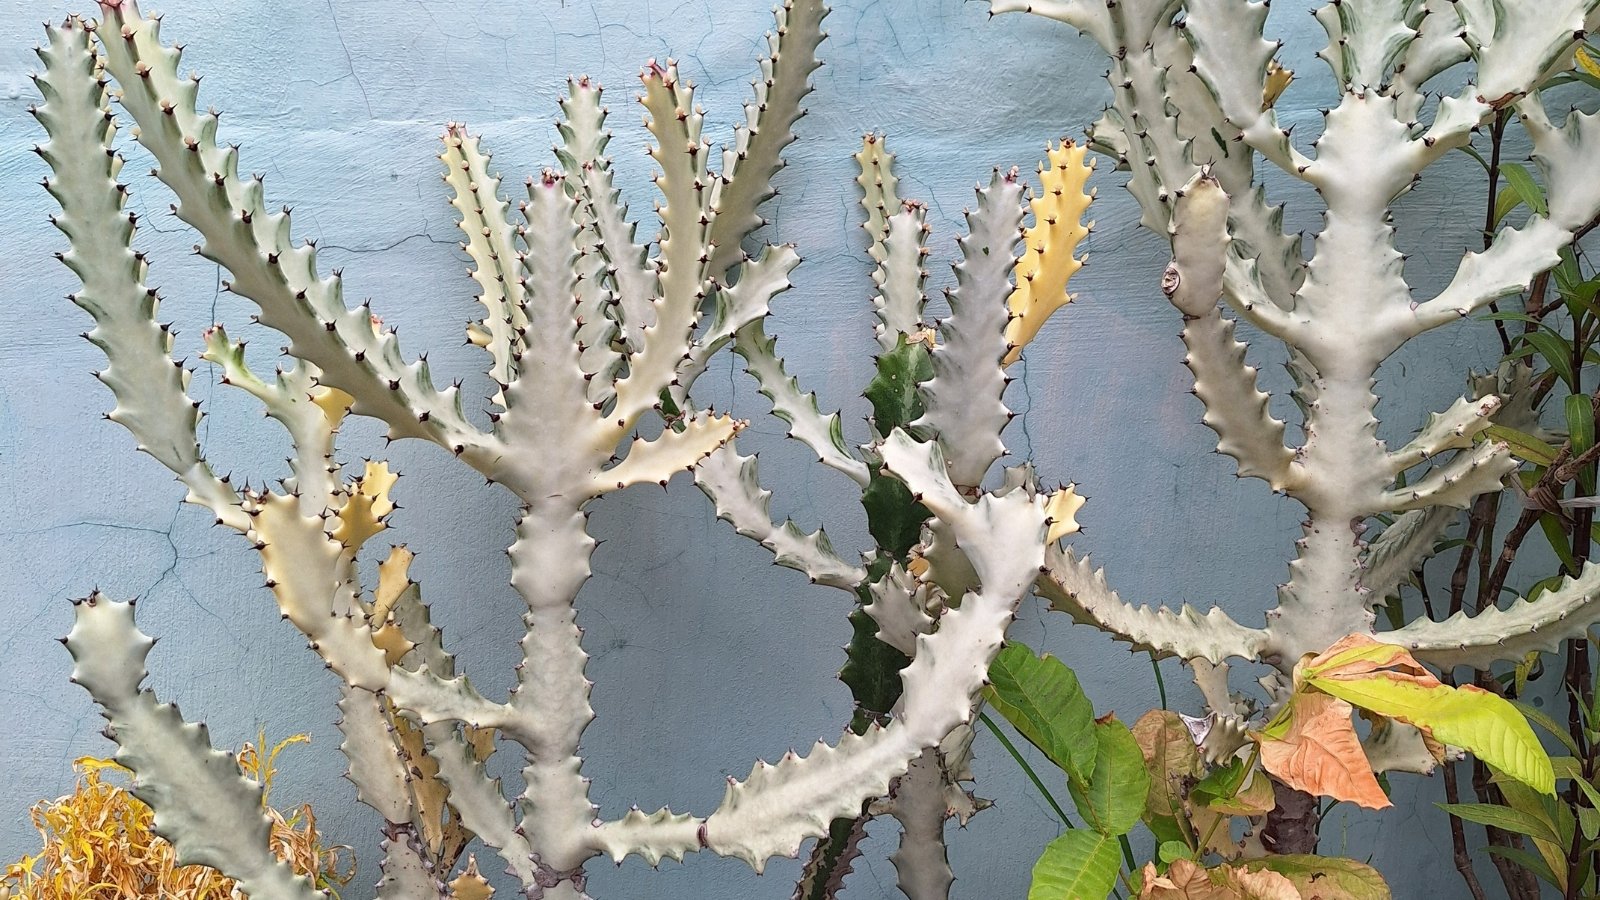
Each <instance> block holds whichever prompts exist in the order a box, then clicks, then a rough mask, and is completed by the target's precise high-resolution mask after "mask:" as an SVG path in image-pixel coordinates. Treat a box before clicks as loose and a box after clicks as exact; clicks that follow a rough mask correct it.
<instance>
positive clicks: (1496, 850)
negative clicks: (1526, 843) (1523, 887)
mask: <svg viewBox="0 0 1600 900" xmlns="http://www.w3.org/2000/svg"><path fill="white" fill-rule="evenodd" d="M1483 849H1484V850H1487V851H1488V852H1489V854H1490V855H1492V856H1498V857H1501V858H1503V859H1509V860H1511V861H1512V862H1514V863H1516V864H1517V865H1519V866H1521V867H1522V868H1524V869H1527V870H1528V871H1529V872H1532V873H1533V874H1535V875H1537V876H1539V877H1540V878H1541V879H1543V880H1544V881H1545V882H1546V883H1547V884H1553V885H1555V886H1556V887H1558V888H1559V887H1560V886H1561V882H1560V881H1558V880H1557V879H1556V875H1555V873H1554V872H1552V871H1550V866H1549V865H1548V864H1547V863H1545V861H1544V860H1542V859H1540V858H1539V857H1537V856H1535V855H1534V854H1532V853H1529V852H1528V851H1526V850H1519V849H1517V848H1516V847H1498V846H1489V847H1485V848H1483Z"/></svg>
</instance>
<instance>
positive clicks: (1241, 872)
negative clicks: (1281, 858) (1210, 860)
mask: <svg viewBox="0 0 1600 900" xmlns="http://www.w3.org/2000/svg"><path fill="white" fill-rule="evenodd" d="M1143 883H1144V887H1143V888H1142V889H1141V890H1140V891H1139V900H1304V897H1303V896H1302V895H1301V893H1300V891H1299V890H1298V889H1296V888H1295V886H1294V883H1293V882H1291V881H1290V880H1289V879H1287V878H1285V877H1284V876H1282V875H1280V874H1278V873H1277V872H1271V871H1265V870H1262V871H1255V872H1252V871H1250V870H1248V869H1245V868H1240V867H1234V866H1218V867H1216V868H1214V869H1205V868H1202V867H1201V866H1200V865H1199V864H1197V863H1195V862H1193V861H1192V860H1187V859H1178V860H1174V861H1173V863H1172V867H1171V868H1169V869H1168V870H1167V874H1165V875H1158V874H1156V868H1155V865H1154V864H1148V863H1147V864H1146V865H1145V869H1144V878H1143Z"/></svg>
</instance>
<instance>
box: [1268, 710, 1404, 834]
mask: <svg viewBox="0 0 1600 900" xmlns="http://www.w3.org/2000/svg"><path fill="white" fill-rule="evenodd" d="M1286 706H1287V707H1288V718H1287V727H1286V728H1284V729H1283V733H1282V736H1273V735H1267V734H1262V735H1259V736H1257V741H1258V743H1259V744H1260V747H1261V766H1262V768H1264V769H1266V770H1267V771H1268V772H1271V773H1272V774H1273V775H1275V776H1277V778H1278V780H1279V781H1282V782H1283V783H1284V784H1287V785H1288V786H1290V787H1292V788H1296V789H1298V790H1302V791H1305V792H1306V793H1308V794H1318V795H1320V796H1324V797H1332V798H1333V799H1335V800H1344V801H1348V802H1351V803H1355V804H1357V805H1359V806H1364V807H1366V808H1368V809H1384V808H1385V807H1388V806H1391V805H1392V804H1391V803H1390V802H1389V797H1388V796H1387V795H1386V794H1384V792H1383V788H1382V786H1380V785H1379V784H1378V779H1377V778H1376V777H1374V776H1373V774H1372V763H1371V762H1369V761H1368V760H1367V754H1366V752H1365V751H1364V750H1362V748H1361V738H1360V737H1359V736H1357V734H1356V729H1355V725H1354V724H1352V723H1351V721H1350V716H1351V714H1352V713H1353V712H1354V710H1353V709H1352V708H1351V706H1350V704H1349V703H1347V702H1345V701H1344V700H1341V699H1339V698H1338V697H1335V696H1331V695H1329V694H1321V693H1315V692H1311V693H1296V694H1295V695H1294V696H1293V697H1292V698H1291V699H1290V701H1289V702H1288V703H1287V704H1286Z"/></svg>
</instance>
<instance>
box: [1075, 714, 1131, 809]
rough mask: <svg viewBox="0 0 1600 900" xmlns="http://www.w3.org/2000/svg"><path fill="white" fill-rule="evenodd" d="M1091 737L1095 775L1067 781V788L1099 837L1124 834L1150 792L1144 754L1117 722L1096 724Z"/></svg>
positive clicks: (1124, 728) (1128, 732)
mask: <svg viewBox="0 0 1600 900" xmlns="http://www.w3.org/2000/svg"><path fill="white" fill-rule="evenodd" d="M1094 737H1095V744H1096V748H1095V757H1094V771H1093V772H1092V773H1091V774H1090V775H1089V776H1088V777H1087V778H1082V777H1072V778H1069V779H1068V781H1067V787H1068V789H1069V790H1071V792H1072V799H1073V800H1074V801H1076V802H1077V804H1078V813H1079V814H1080V815H1082V816H1083V817H1084V819H1085V820H1086V821H1087V822H1088V823H1089V825H1090V827H1092V828H1094V829H1095V830H1096V831H1099V832H1101V833H1102V834H1108V835H1121V834H1127V833H1128V832H1129V831H1130V830H1132V828H1133V826H1134V824H1135V823H1137V822H1138V821H1139V814H1140V813H1142V812H1144V806H1145V798H1146V795H1147V794H1148V793H1149V791H1150V774H1149V773H1148V772H1146V771H1145V768H1144V754H1143V753H1141V752H1140V751H1139V744H1138V742H1137V741H1135V740H1134V739H1133V732H1131V731H1129V730H1128V726H1126V725H1124V724H1122V723H1121V722H1119V721H1117V720H1116V719H1109V720H1107V721H1105V722H1097V723H1095V726H1094Z"/></svg>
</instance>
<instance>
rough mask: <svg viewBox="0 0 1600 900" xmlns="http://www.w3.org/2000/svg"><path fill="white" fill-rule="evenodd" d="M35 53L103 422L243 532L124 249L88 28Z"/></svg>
mask: <svg viewBox="0 0 1600 900" xmlns="http://www.w3.org/2000/svg"><path fill="white" fill-rule="evenodd" d="M39 56H40V59H42V60H43V61H44V63H45V71H44V73H43V75H41V76H40V77H39V78H38V79H37V83H38V86H39V89H40V91H41V92H42V93H43V95H44V103H43V104H41V105H39V106H37V107H34V108H33V110H32V111H33V114H34V116H35V117H36V118H38V120H39V122H40V123H41V124H42V125H44V127H45V129H46V131H47V132H48V134H49V135H50V139H49V141H47V142H46V143H45V144H43V145H41V146H40V147H38V148H37V149H38V153H39V155H40V156H42V157H43V158H44V159H45V161H46V162H48V163H49V164H50V170H51V175H50V177H49V178H47V179H45V188H46V189H47V190H49V191H50V193H51V195H52V196H54V197H55V198H56V200H57V202H59V203H60V204H61V215H59V216H55V217H53V218H52V221H53V222H54V223H55V225H56V227H57V228H59V229H61V231H62V232H63V233H64V234H66V236H67V238H68V239H69V240H70V241H71V246H70V248H69V249H68V250H67V252H66V253H63V254H61V256H60V259H61V261H62V262H64V263H66V265H67V266H68V267H69V268H71V269H72V271H73V273H74V274H75V275H77V277H78V279H79V280H80V281H81V282H82V287H81V288H80V289H79V290H78V291H77V292H75V293H73V294H71V295H70V299H71V300H72V302H73V303H76V304H77V305H78V306H80V307H82V308H83V309H84V310H86V311H87V312H88V313H89V314H90V315H92V316H93V317H94V320H95V327H94V329H93V330H92V331H89V332H88V333H87V335H86V336H87V337H88V339H89V340H90V341H92V342H93V343H94V344H95V345H96V346H98V347H100V348H101V349H102V350H103V351H104V352H105V353H106V359H107V362H108V365H107V366H106V369H105V370H104V371H102V372H100V373H99V374H98V377H99V379H100V380H101V381H102V382H103V383H104V384H105V385H106V386H107V387H109V388H110V389H111V391H112V393H113V394H114V395H115V397H116V398H117V407H116V408H115V409H113V410H112V411H111V412H110V413H109V414H108V416H109V418H110V419H111V420H112V421H114V422H117V423H119V424H121V425H122V426H124V427H125V428H127V429H128V430H129V431H130V432H132V433H133V436H134V438H135V439H136V440H137V441H138V442H139V449H141V450H143V451H145V452H146V453H149V454H150V455H151V456H152V457H154V458H155V459H156V460H157V461H159V462H160V463H161V464H162V465H164V466H166V467H167V468H168V469H170V470H172V472H173V473H174V474H176V475H177V476H178V480H179V481H181V482H182V483H183V484H184V486H185V487H187V488H188V490H189V495H188V499H189V501H190V502H192V503H195V504H197V505H199V506H203V507H205V508H207V509H210V510H211V511H212V512H213V513H214V514H215V515H216V516H217V519H218V520H219V521H222V522H226V523H227V524H228V525H229V526H231V527H233V528H244V527H245V526H246V524H247V519H246V517H245V514H244V510H243V509H242V508H240V500H239V496H238V494H237V493H236V492H235V491H234V490H233V488H232V487H231V486H230V485H229V484H228V483H227V482H226V481H224V480H223V479H220V478H218V477H217V476H216V475H215V474H214V473H213V472H212V471H211V467H210V465H209V464H208V463H207V462H206V460H205V457H204V456H203V455H202V454H201V452H200V444H199V441H198V439H197V438H196V436H195V426H196V424H197V423H198V421H199V418H200V414H199V412H198V411H197V404H196V403H195V401H193V400H192V399H190V398H189V397H188V396H187V394H186V393H185V391H186V389H187V387H188V383H189V372H188V371H186V370H185V369H184V368H183V367H182V366H181V365H180V364H179V363H178V362H177V361H175V360H174V359H173V358H172V355H171V351H172V337H173V335H172V330H171V329H170V328H169V327H168V326H165V325H161V324H159V323H158V322H157V321H156V313H157V309H158V308H159V305H160V303H159V299H158V297H157V295H156V290H155V289H154V288H152V287H147V286H146V284H145V275H146V272H147V269H148V264H147V261H146V259H145V257H144V255H143V254H142V253H138V252H136V251H135V250H134V249H133V247H132V240H133V235H134V230H135V220H136V218H137V217H136V216H135V215H134V214H133V213H130V212H128V211H127V209H126V204H127V197H128V190H127V188H126V187H125V186H123V185H122V184H121V183H120V182H118V181H117V176H118V174H119V173H120V172H121V169H122V157H121V156H120V155H118V154H117V153H116V152H115V150H114V149H113V147H112V139H113V138H114V136H115V135H116V125H115V122H114V121H113V119H112V115H111V109H110V104H109V97H108V93H107V90H106V87H105V85H104V84H103V83H102V82H101V81H100V77H99V72H98V71H97V61H96V57H95V53H94V50H93V47H92V45H91V43H90V40H89V32H88V25H87V24H86V23H85V22H84V21H83V20H81V19H77V18H72V19H68V20H67V21H66V23H65V24H63V25H62V26H61V27H59V28H51V29H50V32H49V42H48V43H47V44H46V46H44V47H43V48H41V49H40V51H39Z"/></svg>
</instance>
